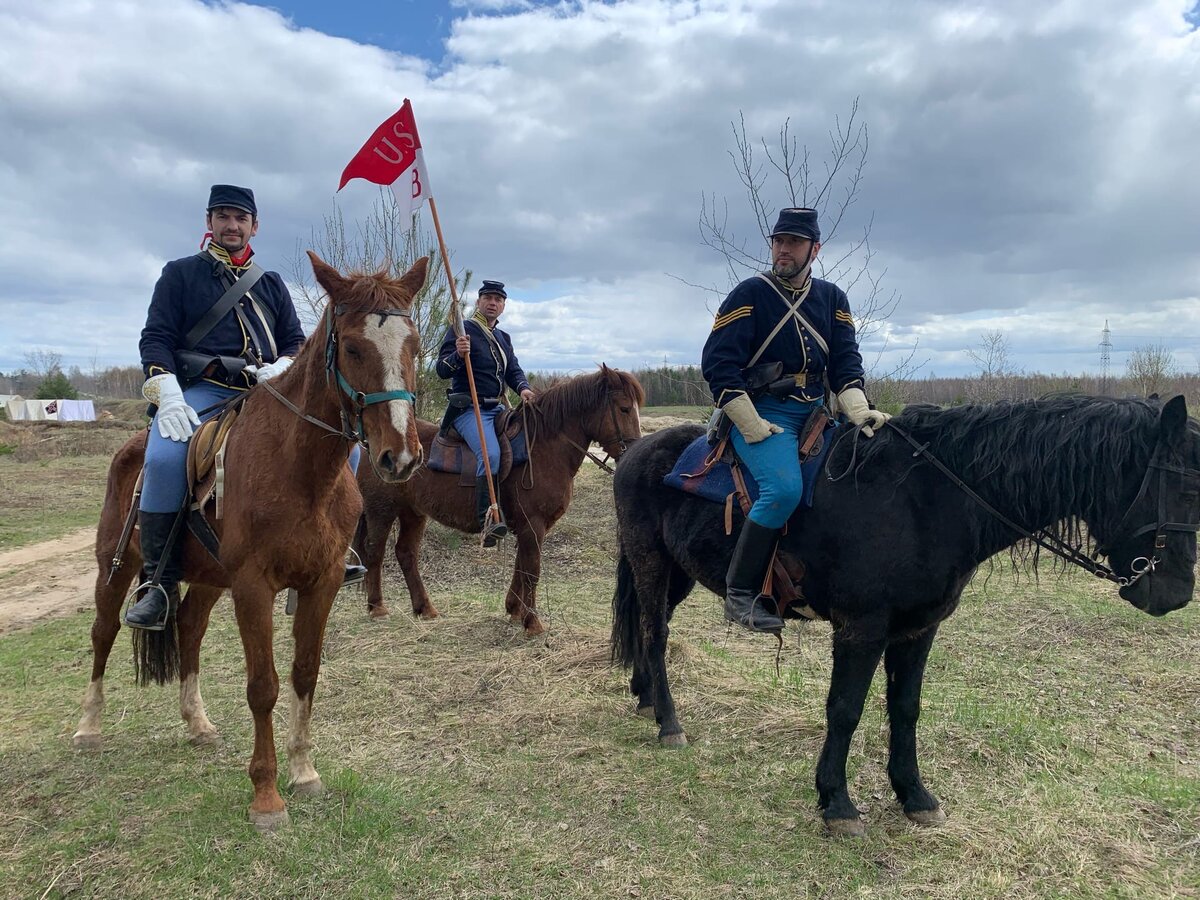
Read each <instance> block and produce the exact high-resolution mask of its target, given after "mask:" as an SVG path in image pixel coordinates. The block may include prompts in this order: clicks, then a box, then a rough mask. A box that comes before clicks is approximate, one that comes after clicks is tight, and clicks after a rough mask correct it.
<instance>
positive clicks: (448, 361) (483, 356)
mask: <svg viewBox="0 0 1200 900" xmlns="http://www.w3.org/2000/svg"><path fill="white" fill-rule="evenodd" d="M463 324H464V325H465V326H466V330H467V335H468V336H469V337H470V338H471V373H472V374H473V375H474V376H475V391H476V392H477V393H478V395H479V399H480V400H497V399H499V398H500V397H501V396H503V394H504V386H505V385H508V386H509V387H510V388H512V389H513V390H514V391H516V392H517V393H518V394H519V393H520V392H521V391H523V390H525V388H527V387H529V381H528V379H526V378H525V373H524V372H523V371H522V370H521V364H520V363H518V362H517V354H515V353H514V352H513V345H512V338H510V337H509V336H508V334H507V333H506V332H503V331H501V330H500V329H499V328H491V329H489V328H488V327H487V323H486V322H484V321H481V320H480V318H479V317H476V316H472V317H471V318H469V319H467V320H465V322H464V323H463ZM488 331H490V332H491V336H492V337H493V338H495V344H493V343H492V341H490V340H488V336H487V332H488ZM456 338H457V335H456V334H455V333H454V329H453V328H447V329H446V336H445V337H444V338H442V346H441V349H440V350H438V357H437V373H438V377H439V378H449V379H450V392H451V393H455V394H460V393H461V394H465V393H467V392H468V391H469V390H470V388H469V387H467V366H466V364H465V363H464V362H463V359H462V357H461V356H459V355H458V351H457V350H455V349H454V342H455V340H456ZM496 344H498V345H499V347H497V346H496ZM501 349H502V350H503V351H504V352H503V354H501V353H500V350H501Z"/></svg>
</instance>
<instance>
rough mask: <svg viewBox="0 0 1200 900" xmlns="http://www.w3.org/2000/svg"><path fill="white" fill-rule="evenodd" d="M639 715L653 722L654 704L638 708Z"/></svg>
mask: <svg viewBox="0 0 1200 900" xmlns="http://www.w3.org/2000/svg"><path fill="white" fill-rule="evenodd" d="M637 714H638V715H639V716H641V717H642V718H643V719H649V720H650V721H651V722H653V721H654V704H653V703H651V704H650V705H649V706H639V707H638V708H637Z"/></svg>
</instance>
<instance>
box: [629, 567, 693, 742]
mask: <svg viewBox="0 0 1200 900" xmlns="http://www.w3.org/2000/svg"><path fill="white" fill-rule="evenodd" d="M695 586H696V582H695V580H694V579H693V578H692V577H691V576H690V575H688V574H687V572H685V571H684V570H683V569H681V568H680V567H679V566H677V565H676V566H672V567H671V577H670V581H669V583H668V585H667V613H666V615H667V621H670V619H671V613H672V611H674V609H675V607H676V606H678V605H679V604H680V603H682V602H683V601H684V598H686V597H687V595H688V594H690V593H691V591H692V588H693V587H695ZM664 678H665V675H664ZM653 688H654V678H653V676H652V675H651V674H650V669H649V666H648V665H647V662H646V661H645V660H642V659H637V660H635V661H634V664H633V676H632V677H631V678H630V679H629V692H630V693H631V694H633V695H634V696H635V697H637V714H638V715H639V716H641V717H642V718H644V719H653V718H654V717H655V716H654V693H653ZM668 696H669V695H668Z"/></svg>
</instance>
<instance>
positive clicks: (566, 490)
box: [355, 365, 645, 637]
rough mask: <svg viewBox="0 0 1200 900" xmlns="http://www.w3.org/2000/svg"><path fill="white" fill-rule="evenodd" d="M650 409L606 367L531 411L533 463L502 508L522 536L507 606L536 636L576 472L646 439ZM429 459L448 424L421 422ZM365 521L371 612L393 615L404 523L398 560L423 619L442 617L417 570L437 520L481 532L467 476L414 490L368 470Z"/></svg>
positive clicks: (558, 389) (551, 393)
mask: <svg viewBox="0 0 1200 900" xmlns="http://www.w3.org/2000/svg"><path fill="white" fill-rule="evenodd" d="M643 402H645V394H644V393H643V392H642V386H641V385H640V384H638V381H637V379H636V378H634V377H633V376H632V375H630V374H629V373H628V372H620V371H617V370H616V369H610V368H609V367H608V366H605V365H601V366H600V370H599V371H598V372H592V373H590V374H588V375H579V376H576V377H575V378H570V379H566V380H563V381H560V382H558V383H556V384H553V385H551V386H550V387H548V388H546V389H545V391H544V392H543V393H542V394H541V395H540V396H539V397H538V398H537V400H536V401H535V402H534V403H531V404H527V405H526V407H525V408H526V409H527V410H528V415H527V417H526V422H527V433H526V436H525V437H526V442H527V445H528V447H529V460H528V462H525V463H521V464H518V465H514V466H513V467H512V471H511V473H510V474H509V475H508V477H507V478H506V479H505V480H504V481H503V482H501V483H500V484H499V485H498V499H499V500H500V507H501V509H502V510H503V511H504V516H505V519H506V521H507V522H508V527H509V528H510V529H511V530H512V531H514V532H516V535H517V562H516V566H515V567H514V569H513V577H512V584H511V585H510V586H509V588H508V594H507V596H506V597H505V599H504V609H505V612H507V613H508V615H509V617H510V618H511V619H512V620H513V621H514V622H520V623H521V624H522V625H523V626H524V628H525V633H526V634H527V635H529V636H531V637H532V636H533V635H537V634H541V633H542V632H543V631H544V630H545V629H544V628H543V626H542V623H541V620H540V619H539V618H538V614H537V602H536V597H535V594H536V591H537V583H538V578H539V577H540V575H541V571H542V539H543V538H544V537H545V536H546V533H547V532H548V531H549V530H550V529H551V528H552V527H553V526H554V523H555V522H557V521H558V520H559V519H560V518H561V517H562V515H563V513H565V512H566V511H567V507H568V506H569V505H570V503H571V487H572V480H573V479H574V477H575V473H576V472H578V471H579V467H580V466H581V465H582V464H583V460H584V454H585V452H586V448H587V446H588V444H589V443H592V442H595V443H597V444H599V445H600V446H601V447H603V448H604V451H605V452H606V453H607V454H608V455H609V456H612V457H614V458H619V457H620V455H621V454H622V453H623V452H624V450H625V445H626V444H627V443H629V442H630V441H632V440H634V439H636V438H638V437H640V436H641V433H642V431H641V421H640V419H639V417H638V407H640V406H641V405H642V403H643ZM417 428H418V430H419V431H420V433H421V443H422V444H423V445H424V447H425V450H426V452H427V453H428V451H429V447H430V444H431V443H432V441H433V438H434V436H435V435H436V434H437V431H438V427H437V426H436V425H433V424H431V423H429V422H424V421H421V422H418V424H417ZM358 486H359V489H360V490H361V491H362V496H363V521H362V523H361V524H360V526H359V533H358V538H357V539H356V543H355V547H356V549H357V550H358V552H359V554H360V555H361V556H362V560H363V565H365V566H366V567H367V579H366V585H367V611H368V613H369V614H370V615H371V616H373V617H379V616H386V615H387V614H388V609H387V606H386V605H385V604H384V601H383V584H382V582H383V555H384V548H385V544H386V542H387V539H388V535H389V533H390V532H391V528H392V523H393V522H396V521H399V529H398V533H397V535H396V544H395V552H396V560H397V562H399V563H400V568H401V569H403V571H404V580H405V582H407V584H408V593H409V597H410V598H411V600H412V610H413V614H414V615H417V616H421V617H423V618H426V619H432V618H435V617H436V616H437V615H438V611H437V609H436V608H435V607H434V605H433V603H431V602H430V600H429V593H428V592H427V591H426V590H425V584H424V582H423V581H422V580H421V573H420V571H418V569H417V559H418V556H419V551H420V549H421V537H422V536H423V535H424V534H425V524H426V521H427V520H428V519H429V517H431V516H432V517H433V518H434V519H436V520H437V521H439V522H441V523H442V524H443V525H448V526H450V527H451V528H456V529H458V530H459V531H465V532H468V533H473V532H476V531H478V530H479V529H478V525H477V524H476V521H475V489H474V487H473V486H463V485H460V484H459V476H458V475H457V474H453V473H447V472H435V471H433V470H431V469H429V468H424V469H422V470H421V471H420V472H418V473H417V474H416V475H415V476H413V478H411V479H410V480H408V481H406V482H405V483H404V484H384V483H383V481H382V480H381V479H380V478H379V477H378V476H377V475H376V474H375V473H373V472H371V471H369V470H367V469H365V468H363V469H359V472H358Z"/></svg>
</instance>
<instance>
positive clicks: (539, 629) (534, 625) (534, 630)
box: [525, 616, 546, 637]
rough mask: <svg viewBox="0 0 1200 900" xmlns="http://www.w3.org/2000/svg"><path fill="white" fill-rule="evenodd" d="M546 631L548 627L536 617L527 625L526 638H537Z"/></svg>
mask: <svg viewBox="0 0 1200 900" xmlns="http://www.w3.org/2000/svg"><path fill="white" fill-rule="evenodd" d="M545 631H546V626H545V625H543V624H542V620H541V619H539V618H538V617H537V616H534V617H533V618H532V619H530V620H529V621H528V622H526V623H525V637H537V636H538V635H539V634H542V633H544V632H545Z"/></svg>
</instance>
